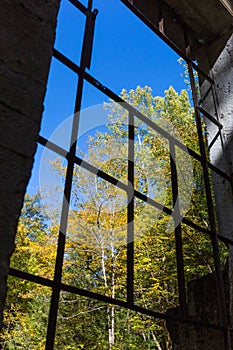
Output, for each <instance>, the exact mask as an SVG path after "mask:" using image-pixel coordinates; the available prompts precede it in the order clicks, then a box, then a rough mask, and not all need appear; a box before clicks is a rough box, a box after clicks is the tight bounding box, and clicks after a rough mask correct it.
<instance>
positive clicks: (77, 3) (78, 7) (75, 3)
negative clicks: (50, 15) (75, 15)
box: [68, 0, 91, 16]
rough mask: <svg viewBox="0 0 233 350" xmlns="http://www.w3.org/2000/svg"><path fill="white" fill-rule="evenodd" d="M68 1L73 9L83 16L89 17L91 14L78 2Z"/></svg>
mask: <svg viewBox="0 0 233 350" xmlns="http://www.w3.org/2000/svg"><path fill="white" fill-rule="evenodd" d="M68 1H69V2H70V3H71V4H72V5H74V7H76V8H77V9H78V10H79V11H81V12H82V13H83V14H84V15H86V16H89V15H90V14H91V11H90V10H89V9H88V8H87V7H85V6H84V5H83V4H82V3H81V2H79V1H78V0H68Z"/></svg>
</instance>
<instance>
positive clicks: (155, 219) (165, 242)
mask: <svg viewBox="0 0 233 350" xmlns="http://www.w3.org/2000/svg"><path fill="white" fill-rule="evenodd" d="M121 97H122V98H123V99H124V100H125V101H127V102H128V103H130V104H131V105H133V106H134V107H135V108H136V109H138V110H139V111H140V112H141V113H143V114H144V115H146V116H147V117H148V118H149V119H150V120H152V121H153V122H156V123H157V124H158V125H160V126H161V127H162V128H163V129H164V128H165V129H166V130H167V132H169V133H172V134H173V135H174V136H175V137H177V138H178V139H180V140H181V141H182V142H183V143H185V144H186V145H187V147H190V148H191V149H193V150H194V151H195V152H199V149H198V137H197V134H196V133H195V131H194V130H195V120H194V115H193V108H192V107H191V105H190V102H189V98H188V93H187V92H186V91H185V90H182V91H181V93H180V94H178V93H177V92H176V91H175V90H174V88H172V87H170V88H169V89H168V90H166V91H165V95H164V97H160V96H155V97H153V95H152V90H151V89H150V88H149V87H144V88H142V87H137V88H136V89H135V90H130V91H129V92H127V91H126V90H123V91H122V93H121ZM124 107H125V106H124V105H119V104H116V103H115V102H113V101H110V102H109V103H107V104H106V105H105V108H106V109H107V111H108V120H109V122H108V124H107V126H106V128H104V129H102V130H98V131H96V133H95V134H94V135H91V136H90V137H89V138H88V140H87V144H86V145H85V147H84V146H83V149H81V150H79V154H80V155H81V156H82V157H83V158H84V159H85V161H88V162H89V163H90V164H92V165H94V166H95V167H96V168H98V169H100V170H102V171H105V172H106V173H108V174H109V175H112V176H114V177H116V178H117V179H118V180H119V181H121V182H122V183H125V184H127V181H128V180H127V165H128V160H127V157H128V126H127V125H128V119H127V118H128V113H127V111H126V109H125V108H124ZM84 151H85V152H84ZM134 153H135V154H134V168H135V174H134V175H135V176H134V186H135V189H136V190H138V191H140V192H141V193H143V194H145V195H147V196H149V197H150V198H151V199H153V200H156V201H158V202H159V203H161V204H163V205H166V206H167V207H170V208H172V186H171V175H170V172H171V171H170V151H169V143H168V141H167V139H166V138H165V137H163V136H161V135H160V134H159V133H158V132H156V131H154V130H152V129H151V128H150V127H148V126H147V125H146V124H145V123H143V122H142V121H140V120H139V118H135V142H134ZM176 164H177V172H178V184H179V190H180V201H181V210H182V214H183V215H184V214H185V215H186V216H187V217H188V218H191V219H192V221H194V222H196V223H197V224H200V225H202V226H204V227H206V226H207V227H208V218H207V209H206V202H205V196H204V186H203V177H202V170H201V166H200V164H198V162H197V161H194V160H191V159H190V160H188V158H187V153H185V152H184V151H182V150H179V149H178V147H176ZM190 164H191V165H192V170H193V171H192V172H190V171H187V165H188V170H189V169H190ZM52 166H53V169H54V171H56V172H59V173H60V174H61V175H62V176H64V174H65V168H64V165H63V164H62V163H61V162H60V161H59V160H57V161H55V162H53V163H52ZM128 200H129V198H128V197H127V195H126V193H125V192H124V191H123V190H121V189H120V188H118V187H116V186H114V185H111V184H110V183H108V182H107V181H105V180H102V179H100V178H99V177H98V176H96V175H95V174H92V173H89V172H87V171H86V170H84V169H83V168H82V167H78V166H77V167H75V171H74V177H73V186H72V200H71V208H70V213H69V222H68V230H67V242H66V251H65V260H64V271H63V281H64V282H65V283H68V284H71V285H75V286H77V287H79V288H84V289H88V290H91V291H94V292H98V293H101V294H104V295H107V296H110V297H112V298H117V299H122V300H125V299H126V256H127V253H126V252H127V240H126V237H127V203H128ZM134 214H135V215H134V226H135V239H134V249H135V260H134V269H135V270H134V272H135V300H136V303H137V304H138V305H141V306H143V307H145V308H149V309H152V310H156V311H161V312H165V311H166V310H167V309H168V308H171V307H174V306H176V305H177V303H178V291H177V271H176V253H175V239H174V224H173V221H172V220H171V218H170V217H169V216H168V215H166V214H164V213H163V212H161V211H159V210H156V209H155V208H154V207H151V206H150V205H149V204H148V203H146V202H143V201H141V200H139V199H135V208H134ZM54 222H55V220H53V218H52V216H50V218H48V217H46V216H45V215H44V214H43V210H42V208H41V207H40V205H39V199H38V197H37V196H35V197H26V201H25V209H24V211H23V215H22V218H21V220H20V223H19V227H18V236H17V237H18V238H17V239H18V244H17V247H18V248H17V250H16V253H15V255H14V257H13V261H12V264H13V266H16V267H20V269H27V271H29V272H31V273H34V274H39V275H42V276H45V277H49V278H51V277H52V273H53V268H54V261H55V255H56V239H57V231H58V227H57V226H56V225H55V224H54ZM182 235H183V243H184V260H185V273H186V278H187V281H189V280H191V279H194V278H197V277H200V276H201V275H203V274H206V273H208V272H211V271H212V270H213V261H212V257H211V256H212V255H211V249H210V244H209V243H210V242H209V238H208V237H206V236H203V235H201V234H200V233H198V232H195V231H194V230H193V229H191V228H190V227H189V226H187V225H183V224H182ZM222 256H224V251H223V252H222ZM48 257H49V259H48ZM14 283H15V282H14V280H12V286H11V291H12V292H11V294H10V295H9V298H8V299H9V301H8V303H9V304H8V309H9V310H8V316H7V317H8V320H9V321H8V322H9V323H8V324H11V328H12V329H9V332H8V336H6V337H5V338H4V339H5V340H4V341H5V343H6V344H7V345H6V347H5V348H6V349H15V348H17V346H18V348H20V347H19V346H21V348H22V349H28V348H29V346H30V349H39V348H43V344H44V337H43V335H44V334H42V333H43V331H41V329H43V327H44V328H45V327H46V312H47V306H46V305H48V302H49V293H48V292H47V291H45V290H44V288H42V287H40V286H37V287H36V288H35V287H34V286H33V285H32V284H31V283H30V282H25V281H22V282H21V284H22V286H23V290H22V292H20V297H21V299H19V300H20V302H19V303H18V305H17V306H15V305H16V303H15V300H16V299H17V298H18V297H19V291H18V289H17V288H16V285H14ZM11 308H13V310H14V313H15V314H17V316H16V319H17V322H15V321H14V322H13V323H12V321H11V320H12V316H11V312H10V310H11ZM35 310H36V311H35ZM33 312H34V314H33ZM35 312H36V313H37V314H39V315H40V316H39V318H37V322H36V321H35V317H34V315H35ZM19 318H20V319H19ZM29 324H30V327H31V328H30V329H31V332H30V333H31V336H30V337H27V343H26V345H25V347H23V345H22V344H23V341H24V340H23V339H24V337H25V336H24V333H27V332H26V329H27V328H28V327H29ZM41 325H43V327H41ZM8 328H10V327H8ZM10 339H11V340H10ZM12 339H13V340H12ZM14 344H16V345H17V346H16V345H14ZM27 344H28V345H27ZM35 344H36V345H35ZM7 346H8V347H7ZM136 348H137V349H142V350H144V349H157V350H161V349H162V350H170V349H171V343H170V340H169V335H168V332H167V331H166V327H165V325H164V322H162V321H161V322H157V321H156V322H155V320H154V319H151V318H149V317H147V316H145V315H138V314H136V313H134V312H132V311H130V310H125V309H122V308H118V307H115V306H113V305H105V304H103V303H100V302H97V301H94V300H89V299H87V298H81V297H79V296H75V295H70V294H68V293H62V294H61V300H60V307H59V314H58V326H57V337H56V349H67V350H68V349H109V350H116V349H118V350H120V349H121V350H123V349H136Z"/></svg>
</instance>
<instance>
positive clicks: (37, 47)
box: [0, 0, 59, 327]
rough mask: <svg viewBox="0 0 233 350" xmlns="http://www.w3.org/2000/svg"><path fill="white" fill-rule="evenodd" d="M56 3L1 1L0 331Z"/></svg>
mask: <svg viewBox="0 0 233 350" xmlns="http://www.w3.org/2000/svg"><path fill="white" fill-rule="evenodd" d="M58 8H59V0H38V1H32V0H14V1H12V0H1V2H0V220H1V223H0V327H1V326H2V313H3V304H4V299H5V295H6V290H7V274H8V266H9V259H10V256H11V254H12V252H13V250H14V241H15V233H16V227H17V222H18V218H19V216H20V210H21V208H22V205H23V198H24V194H25V190H26V186H27V183H28V180H29V178H30V175H31V169H32V166H33V160H34V153H35V151H36V139H37V135H38V132H39V129H40V123H41V116H42V112H43V100H44V95H45V90H46V83H47V76H48V71H49V65H50V60H51V56H52V48H53V44H54V38H55V28H56V18H57V12H58Z"/></svg>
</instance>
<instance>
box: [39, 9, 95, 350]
mask: <svg viewBox="0 0 233 350" xmlns="http://www.w3.org/2000/svg"><path fill="white" fill-rule="evenodd" d="M96 14H97V12H94V13H91V16H92V19H93V20H94V18H95V16H96ZM92 31H94V25H93V23H92V21H90V20H89V16H88V17H87V18H86V25H85V33H84V39H83V47H82V55H81V63H80V68H81V73H80V75H79V79H78V86H77V92H76V100H75V108H74V116H73V124H72V134H71V140H70V150H69V157H68V166H67V171H66V179H65V188H64V193H63V204H62V213H61V220H60V229H59V237H58V247H57V256H56V264H55V272H54V286H53V291H52V297H51V303H50V311H49V320H48V328H47V337H46V346H45V349H46V350H53V349H54V340H55V334H56V324H57V313H58V307H59V298H60V285H61V280H62V267H63V260H64V252H65V242H66V230H67V223H68V216H69V204H70V199H71V189H72V180H73V172H74V165H75V154H76V146H77V136H78V127H79V118H80V110H81V103H82V93H83V84H84V72H85V68H86V66H87V64H90V57H91V54H90V53H86V50H90V52H91V51H92V43H93V41H91V42H90V40H89V39H88V38H90V37H92V38H93V33H92ZM87 42H88V45H87ZM90 43H91V45H90ZM87 57H89V60H88V61H87Z"/></svg>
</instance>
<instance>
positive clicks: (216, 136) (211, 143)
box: [208, 130, 221, 152]
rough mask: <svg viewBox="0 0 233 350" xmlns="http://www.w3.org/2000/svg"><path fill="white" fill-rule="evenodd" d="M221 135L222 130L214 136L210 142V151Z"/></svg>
mask: <svg viewBox="0 0 233 350" xmlns="http://www.w3.org/2000/svg"><path fill="white" fill-rule="evenodd" d="M220 135H221V133H220V130H218V132H217V133H216V135H215V136H214V138H213V139H212V141H211V142H210V144H209V145H208V152H210V149H211V147H213V145H214V143H215V141H216V140H217V138H218V137H219V136H220Z"/></svg>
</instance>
